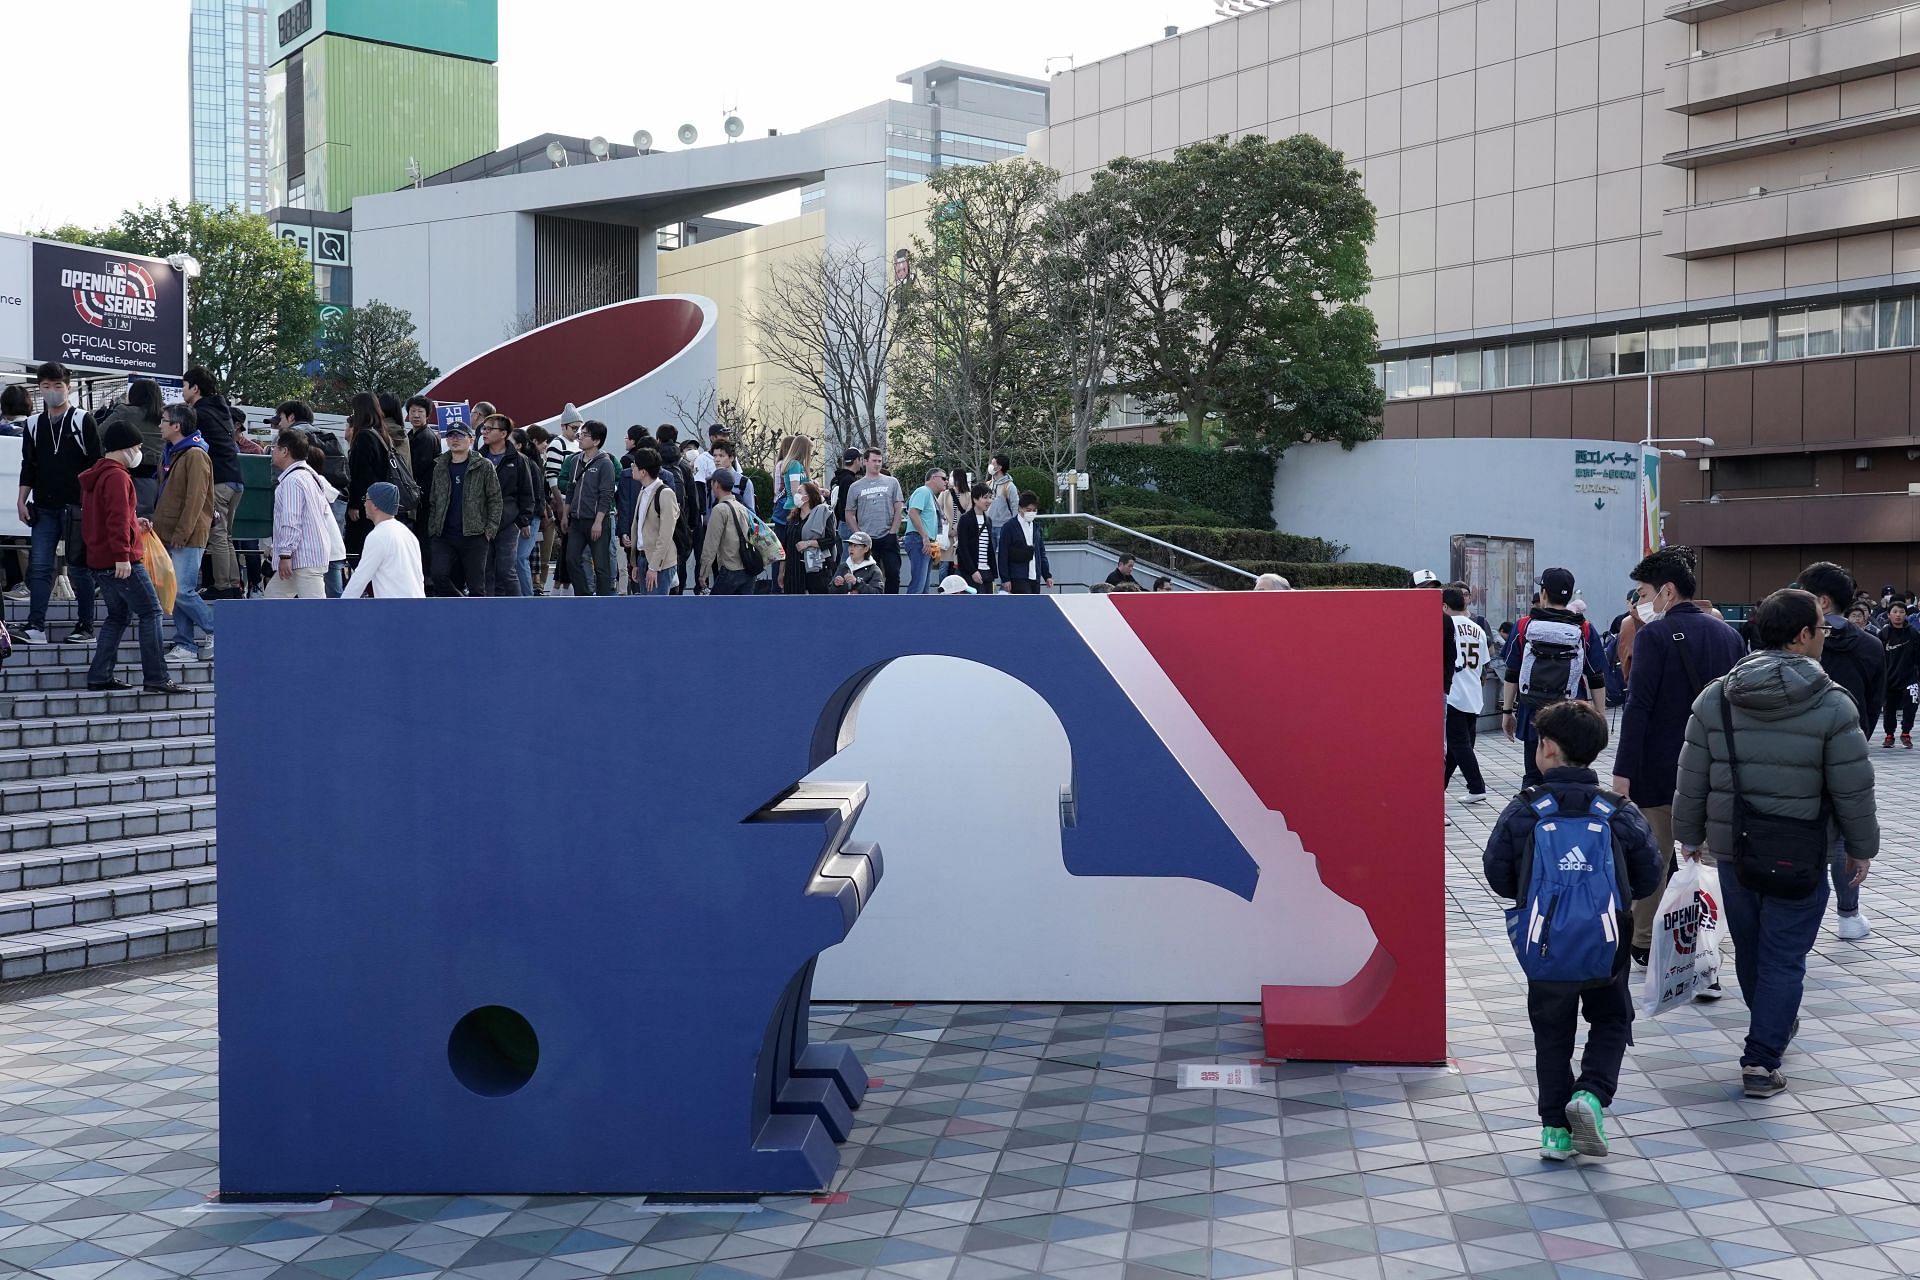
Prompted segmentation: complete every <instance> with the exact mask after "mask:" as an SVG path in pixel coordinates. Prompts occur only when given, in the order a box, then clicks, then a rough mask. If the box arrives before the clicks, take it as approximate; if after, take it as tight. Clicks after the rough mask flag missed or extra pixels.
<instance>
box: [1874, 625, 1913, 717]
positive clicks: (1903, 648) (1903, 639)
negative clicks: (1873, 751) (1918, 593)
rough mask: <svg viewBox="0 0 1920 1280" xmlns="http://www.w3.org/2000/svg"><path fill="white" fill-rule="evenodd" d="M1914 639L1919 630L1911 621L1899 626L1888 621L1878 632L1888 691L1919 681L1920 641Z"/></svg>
mask: <svg viewBox="0 0 1920 1280" xmlns="http://www.w3.org/2000/svg"><path fill="white" fill-rule="evenodd" d="M1916 640H1920V630H1916V629H1915V627H1914V625H1913V623H1911V622H1909V623H1907V624H1906V625H1905V626H1901V627H1896V626H1894V625H1893V624H1892V623H1888V624H1887V629H1886V630H1885V631H1882V632H1881V633H1880V646H1881V648H1883V649H1885V650H1886V654H1887V692H1888V693H1890V694H1897V693H1904V692H1905V691H1906V688H1907V686H1908V685H1910V684H1913V683H1914V682H1915V681H1920V643H1916ZM1868 732H1872V730H1871V729H1869V730H1868Z"/></svg>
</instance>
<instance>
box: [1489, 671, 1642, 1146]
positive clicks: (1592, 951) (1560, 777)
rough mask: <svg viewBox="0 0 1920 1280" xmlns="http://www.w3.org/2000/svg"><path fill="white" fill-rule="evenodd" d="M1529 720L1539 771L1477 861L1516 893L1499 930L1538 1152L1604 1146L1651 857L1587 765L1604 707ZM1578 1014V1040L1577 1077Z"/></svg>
mask: <svg viewBox="0 0 1920 1280" xmlns="http://www.w3.org/2000/svg"><path fill="white" fill-rule="evenodd" d="M1533 723H1534V732H1535V733H1536V734H1537V735H1538V736H1539V740H1540V746H1539V764H1540V768H1541V770H1542V773H1543V778H1544V780H1543V781H1542V782H1541V783H1540V784H1539V785H1537V786H1533V787H1529V788H1527V789H1526V790H1525V791H1522V792H1521V793H1520V794H1519V795H1518V796H1515V797H1514V800H1513V803H1512V804H1510V805H1508V806H1507V809H1506V812H1504V813H1502V814H1501V815H1500V821H1499V823H1498V824H1497V825H1496V826H1495V827H1494V829H1493V835H1492V836H1491V838H1489V839H1488V841H1487V852H1486V858H1485V861H1484V864H1483V865H1484V866H1485V868H1486V873H1487V884H1488V885H1489V886H1490V887H1491V888H1492V889H1493V891H1494V893H1496V894H1497V895H1499V896H1500V897H1502V898H1512V899H1514V900H1515V905H1514V906H1512V907H1510V908H1509V909H1508V910H1507V932H1508V934H1509V935H1510V936H1511V937H1512V939H1513V948H1514V952H1515V954H1516V955H1518V956H1519V958H1520V968H1521V969H1522V970H1523V971H1525V973H1526V975H1527V1018H1528V1020H1529V1021H1530V1022H1531V1023H1532V1024H1533V1049H1534V1069H1535V1072H1536V1073H1537V1075H1538V1077H1539V1092H1540V1124H1541V1133H1540V1158H1541V1159H1543V1160H1567V1159H1571V1158H1572V1157H1573V1155H1574V1154H1575V1153H1576V1152H1578V1153H1579V1154H1581V1155H1589V1156H1604V1155H1606V1154H1607V1135H1606V1128H1605V1125H1604V1124H1603V1122H1602V1119H1601V1112H1602V1111H1603V1110H1604V1109H1605V1108H1606V1107H1607V1106H1609V1105H1610V1104H1611V1103H1612V1102H1613V1094H1614V1090H1615V1089H1616V1088H1618V1087H1619V1083H1620V1063H1621V1060H1622V1059H1624V1058H1625V1057H1626V1053H1627V1046H1628V1045H1629V1044H1631V1043H1633V995H1632V993H1631V992H1630V991H1629V990H1628V985H1627V975H1628V972H1629V968H1630V965H1631V946H1632V943H1633V915H1632V911H1631V908H1632V905H1633V901H1634V899H1636V898H1644V897H1646V896H1648V895H1649V894H1652V893H1654V892H1656V891H1657V890H1658V889H1659V887H1660V856H1659V854H1658V853H1657V852H1656V851H1655V849H1654V843H1653V832H1652V831H1651V830H1650V829H1649V828H1648V826H1647V822H1646V819H1645V818H1643V817H1642V816H1641V814H1640V811H1639V810H1638V809H1636V808H1635V807H1634V806H1633V805H1632V803H1631V802H1629V801H1627V800H1625V799H1623V798H1622V797H1620V796H1618V795H1615V794H1614V793H1613V792H1611V791H1607V790H1605V789H1604V788H1602V787H1601V785H1600V779H1599V777H1598V776H1597V775H1596V774H1595V773H1594V771H1593V769H1592V768H1591V766H1592V764H1593V761H1594V759H1595V758H1596V757H1598V756H1599V754H1600V752H1601V751H1602V750H1604V749H1605V748H1606V745H1607V721H1606V717H1605V716H1603V715H1602V714H1601V713H1600V712H1599V711H1598V710H1597V709H1596V708H1595V707H1594V706H1593V704H1592V703H1591V702H1557V703H1554V704H1552V705H1550V706H1547V707H1544V708H1542V709H1541V710H1540V711H1539V713H1538V714H1537V715H1535V717H1534V722H1533ZM1582 1014H1584V1015H1585V1017H1586V1020H1587V1048H1586V1052H1585V1054H1583V1055H1582V1057H1581V1060H1580V1076H1579V1079H1577V1080H1576V1079H1575V1078H1574V1074H1573V1040H1574V1032H1575V1030H1576V1028H1577V1026H1578V1023H1579V1020H1580V1017H1581V1015H1582Z"/></svg>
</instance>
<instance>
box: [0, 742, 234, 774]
mask: <svg viewBox="0 0 1920 1280" xmlns="http://www.w3.org/2000/svg"><path fill="white" fill-rule="evenodd" d="M212 763H213V738H212V737H211V736H202V737H195V738H165V739H159V740H155V741H148V742H107V743H100V744H97V745H92V746H75V747H38V748H29V749H26V750H14V751H0V782H12V781H16V780H18V779H22V778H72V777H77V776H79V775H81V774H89V773H126V772H129V771H131V770H146V769H184V768H188V767H190V766H192V765H201V764H204V765H210V764H212Z"/></svg>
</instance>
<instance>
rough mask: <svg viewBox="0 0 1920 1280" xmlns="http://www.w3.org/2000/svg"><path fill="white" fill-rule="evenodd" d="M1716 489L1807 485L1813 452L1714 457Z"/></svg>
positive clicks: (1810, 479) (1809, 479) (1798, 487)
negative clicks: (1746, 456)
mask: <svg viewBox="0 0 1920 1280" xmlns="http://www.w3.org/2000/svg"><path fill="white" fill-rule="evenodd" d="M1713 487H1714V489H1715V491H1728V492H1731V491H1733V490H1736V489H1810V488H1812V487H1813V455H1812V454H1810V453H1780V454H1763V455H1761V456H1758V457H1748V458H1738V457H1736V458H1716V459H1714V463H1713Z"/></svg>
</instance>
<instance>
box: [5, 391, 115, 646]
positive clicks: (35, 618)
mask: <svg viewBox="0 0 1920 1280" xmlns="http://www.w3.org/2000/svg"><path fill="white" fill-rule="evenodd" d="M39 378H40V402H41V404H42V405H44V406H45V408H44V409H42V410H41V412H39V413H37V414H35V415H34V416H33V417H31V418H28V419H27V434H26V439H25V440H24V441H23V442H22V445H21V450H20V508H19V511H20V523H22V524H24V525H26V526H27V527H28V528H29V529H31V530H32V531H33V541H32V544H31V551H30V552H29V554H28V558H27V586H28V587H29V588H30V590H31V592H32V596H31V603H30V604H29V605H28V607H27V625H26V627H25V628H24V629H23V630H22V631H21V632H20V633H19V634H18V635H16V636H15V637H14V639H15V640H17V641H19V642H20V643H22V644H45V643H46V642H47V601H48V600H49V599H51V598H52V596H53V578H54V568H55V566H54V550H55V548H56V547H57V546H58V545H59V544H60V543H62V542H64V543H66V548H67V577H68V579H69V580H70V581H71V582H72V584H73V602H74V607H75V611H76V616H77V617H78V619H79V625H78V626H76V627H75V628H74V629H73V631H72V633H71V634H70V635H68V637H67V639H68V640H69V641H71V642H73V643H76V644H91V643H92V642H93V585H94V584H93V575H92V574H90V573H89V572H87V558H86V554H85V552H84V551H83V550H82V548H81V546H80V541H81V538H80V474H81V473H82V472H83V471H86V470H87V469H88V468H89V467H90V466H92V464H93V462H94V460H95V459H97V458H98V457H99V456H100V434H99V431H98V429H97V428H96V427H95V426H94V422H93V415H92V414H90V413H87V412H85V411H83V410H82V409H80V408H79V407H78V406H77V405H75V404H73V402H72V392H71V391H70V390H69V388H68V386H67V371H66V368H65V367H64V366H62V365H58V364H55V363H53V362H52V361H48V362H47V363H46V364H43V365H41V366H40V370H39ZM128 430H130V431H131V430H132V428H131V427H129V428H128ZM133 434H134V439H135V440H136V441H137V440H138V439H139V438H140V433H139V432H137V431H135V432H134V433H133ZM127 483H128V484H129V485H131V484H132V483H133V482H132V481H131V480H129V481H128V482H127Z"/></svg>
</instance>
